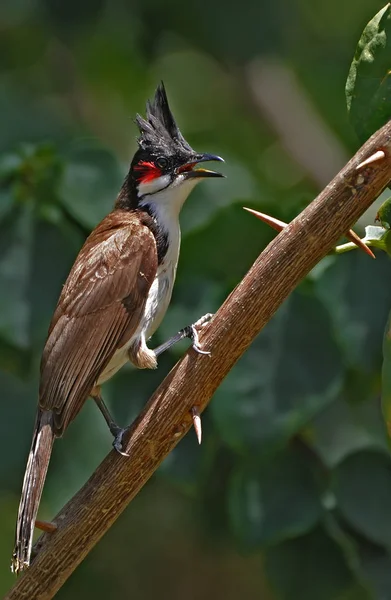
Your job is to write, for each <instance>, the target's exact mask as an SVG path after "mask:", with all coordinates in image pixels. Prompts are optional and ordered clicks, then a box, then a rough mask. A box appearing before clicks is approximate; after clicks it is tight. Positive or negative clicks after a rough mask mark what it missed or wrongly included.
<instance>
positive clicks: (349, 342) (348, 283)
mask: <svg viewBox="0 0 391 600" xmlns="http://www.w3.org/2000/svg"><path fill="white" fill-rule="evenodd" d="M361 254H362V255H361ZM389 272H390V262H389V259H388V257H387V256H386V255H385V254H380V255H379V256H378V257H377V259H376V260H371V259H370V258H369V257H368V256H365V255H364V254H363V253H361V252H350V253H348V254H345V255H344V256H341V257H339V258H338V259H337V260H334V261H333V262H332V263H331V264H329V266H328V268H327V269H326V270H325V271H324V273H323V276H322V277H321V278H319V279H318V280H316V281H315V289H316V293H317V296H318V297H319V298H320V299H321V300H322V301H323V302H324V305H325V306H326V307H327V309H328V311H329V314H330V316H331V318H332V320H333V324H334V330H335V335H336V337H337V338H338V340H339V342H340V344H341V347H342V348H343V350H344V354H345V362H346V363H347V365H349V366H350V367H351V368H352V369H354V370H355V371H357V375H360V374H361V377H363V378H364V377H365V376H366V377H371V378H373V377H375V375H376V377H378V370H379V365H380V361H381V345H382V340H383V332H384V324H385V322H386V320H387V315H388V311H389V307H390V305H391V286H389V285H385V281H387V279H388V278H389ZM366 397H367V396H366Z"/></svg>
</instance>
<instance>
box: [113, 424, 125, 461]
mask: <svg viewBox="0 0 391 600" xmlns="http://www.w3.org/2000/svg"><path fill="white" fill-rule="evenodd" d="M110 431H111V433H112V434H113V436H114V440H113V448H114V449H115V450H117V452H119V454H122V456H130V455H129V454H128V453H127V452H123V450H122V440H123V437H124V434H125V433H126V429H122V428H121V427H118V426H117V425H115V426H114V427H112V428H111V429H110Z"/></svg>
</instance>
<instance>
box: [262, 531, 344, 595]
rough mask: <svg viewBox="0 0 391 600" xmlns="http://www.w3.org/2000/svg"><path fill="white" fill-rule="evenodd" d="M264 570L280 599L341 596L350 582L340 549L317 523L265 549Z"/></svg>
mask: <svg viewBox="0 0 391 600" xmlns="http://www.w3.org/2000/svg"><path fill="white" fill-rule="evenodd" d="M266 572H267V574H268V577H269V578H270V581H271V583H272V584H273V587H275V589H276V591H277V592H278V595H277V597H278V598H279V599H281V600H299V599H300V600H315V599H316V600H341V598H343V597H344V596H343V595H344V594H348V592H349V590H350V588H351V586H352V584H353V575H352V574H351V572H350V570H349V568H348V567H347V565H346V563H345V560H344V555H343V552H342V551H341V549H340V548H339V546H338V545H337V544H336V543H335V542H334V541H333V540H332V539H331V538H329V537H328V536H327V535H326V533H325V532H324V531H323V529H321V528H320V527H318V528H316V529H315V530H314V531H312V532H311V533H308V534H307V535H305V536H303V537H299V538H297V539H295V540H290V541H286V542H284V543H283V544H279V545H278V546H276V547H274V548H270V549H268V550H266ZM347 597H349V596H347Z"/></svg>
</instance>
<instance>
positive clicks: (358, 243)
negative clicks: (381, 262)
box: [345, 229, 376, 258]
mask: <svg viewBox="0 0 391 600" xmlns="http://www.w3.org/2000/svg"><path fill="white" fill-rule="evenodd" d="M345 235H346V237H347V238H348V240H350V241H351V242H353V244H356V246H357V247H358V248H361V250H363V251H364V252H366V254H368V255H369V256H370V257H371V258H376V256H375V255H374V253H373V252H372V250H371V249H370V248H369V247H368V246H367V245H366V244H365V242H363V241H362V239H361V238H360V237H359V236H358V235H357V233H355V232H354V231H353V229H349V231H348V232H347V233H346V234H345Z"/></svg>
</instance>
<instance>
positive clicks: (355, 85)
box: [346, 4, 391, 142]
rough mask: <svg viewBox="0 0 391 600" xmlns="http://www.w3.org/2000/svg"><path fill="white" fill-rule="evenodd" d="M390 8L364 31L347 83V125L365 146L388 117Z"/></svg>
mask: <svg viewBox="0 0 391 600" xmlns="http://www.w3.org/2000/svg"><path fill="white" fill-rule="evenodd" d="M390 52H391V8H390V5H389V4H387V5H386V6H385V7H384V8H382V9H381V10H380V11H379V12H378V13H377V15H375V16H374V17H373V19H372V20H371V21H370V22H369V23H368V25H367V26H366V27H365V29H364V31H363V33H362V36H361V38H360V41H359V42H358V45H357V50H356V53H355V55H354V59H353V62H352V65H351V67H350V71H349V76H348V79H347V82H346V100H347V105H348V111H349V116H350V121H351V123H352V125H353V127H354V129H355V131H356V133H357V135H358V137H359V139H360V140H361V142H364V141H365V140H366V139H367V138H368V137H369V136H370V135H372V133H374V132H375V131H376V130H377V129H379V127H381V126H382V125H384V123H386V122H387V121H388V119H389V118H390V117H391V81H390V77H389V75H390V72H391V54H390Z"/></svg>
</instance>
